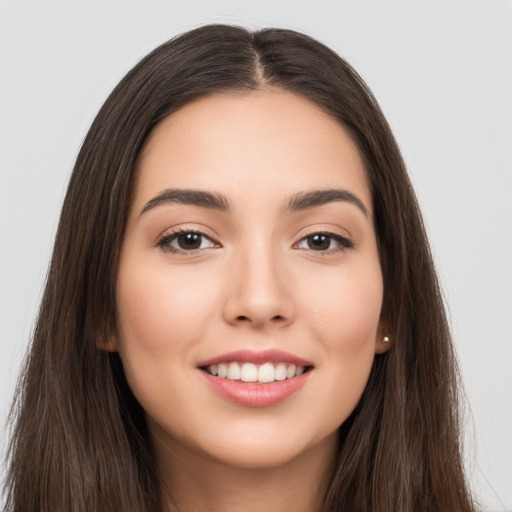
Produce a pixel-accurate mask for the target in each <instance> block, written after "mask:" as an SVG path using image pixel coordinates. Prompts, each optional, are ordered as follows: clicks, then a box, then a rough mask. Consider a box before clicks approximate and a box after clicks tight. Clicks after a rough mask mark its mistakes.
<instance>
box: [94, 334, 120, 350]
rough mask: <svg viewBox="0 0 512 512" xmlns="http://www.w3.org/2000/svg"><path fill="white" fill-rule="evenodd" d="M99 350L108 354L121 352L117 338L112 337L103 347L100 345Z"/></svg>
mask: <svg viewBox="0 0 512 512" xmlns="http://www.w3.org/2000/svg"><path fill="white" fill-rule="evenodd" d="M98 348H99V349H101V350H106V351H107V352H117V351H118V350H119V343H118V341H117V336H114V335H112V336H110V337H109V338H108V339H107V340H105V341H104V342H103V343H102V344H101V345H99V346H98Z"/></svg>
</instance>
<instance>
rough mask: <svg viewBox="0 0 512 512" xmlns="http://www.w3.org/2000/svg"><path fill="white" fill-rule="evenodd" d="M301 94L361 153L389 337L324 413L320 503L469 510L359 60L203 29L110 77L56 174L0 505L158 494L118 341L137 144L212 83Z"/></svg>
mask: <svg viewBox="0 0 512 512" xmlns="http://www.w3.org/2000/svg"><path fill="white" fill-rule="evenodd" d="M261 87H277V88H281V89H285V90H288V91H291V92H294V93H297V94H299V95H302V96H303V97H305V98H307V99H309V100H310V101H312V102H313V103H315V104H316V105H319V106H320V107H321V108H322V109H324V111H326V112H327V113H329V114H330V115H332V116H333V117H334V118H335V119H337V120H338V121H339V122H340V123H341V124H342V125H343V126H344V127H346V128H347V129H348V130H349V131H350V133H351V135H352V137H353V138H354V140H355V141H356V143H357V146H358V148H359V151H360V153H361V155H362V156H363V158H364V161H365V164H366V171H367V175H368V180H369V183H370V188H371V193H372V198H373V211H374V223H375V232H376V236H377V241H378V247H379V255H380V261H381V266H382V272H383V276H384V306H383V311H384V312H383V314H384V315H385V317H386V324H387V326H388V327H389V332H390V334H391V336H392V338H393V345H392V348H391V350H390V351H389V352H387V353H386V354H383V355H377V356H376V357H375V361H374V365H373V369H372V373H371V376H370V380H369V382H368V384H367V387H366V389H365V392H364V394H363V397H362V398H361V400H360V402H359V404H358V406H357V408H356V410H355V411H354V412H353V413H352V415H351V416H350V418H349V419H348V420H347V421H346V422H345V423H344V424H343V425H342V426H341V427H340V430H339V432H340V434H339V437H340V443H339V453H338V454H337V463H336V467H335V468H334V470H333V474H332V478H331V482H330V485H329V487H328V492H327V494H326V497H325V503H324V508H323V510H324V512H331V511H341V510H344V511H348V510H349V511H351V512H355V511H365V512H367V511H374V512H376V511H379V512H385V511H401V512H410V511H422V512H427V511H447V512H448V511H449V512H456V511H472V510H473V504H472V500H471V497H470V493H469V492H468V488H467V485H466V480H465V477H464V472H463V465H462V461H461V451H460V445H459V435H460V424H459V416H458V405H459V404H458V402H459V395H458V382H457V372H456V363H455V359H454V354H453V348H452V344H451V340H450V333H449V328H448V325H447V321H446V316H445V311H444V306H443V301H442V297H441V293H440V290H439V286H438V282H437V278H436V274H435V270H434V266H433V263H432V257H431V254H430V251H429V246H428V242H427V238H426V235H425V230H424V226H423V223H422V220H421V215H420V212H419V209H418V205H417V202H416V199H415V195H414V192H413V190H412V187H411V184H410V182H409V179H408V177H407V173H406V170H405V166H404V163H403V160H402V157H401V155H400V151H399V149H398V147H397V145H396V142H395V140H394V138H393V135H392V133H391V131H390V129H389V126H388V124H387V123H386V120H385V119H384V117H383V115H382V113H381V111H380V109H379V106H378V104H377V102H376V100H375V98H374V97H373V95H372V93H371V92H370V91H369V89H368V88H367V86H366V85H365V84H364V82H363V81H362V79H361V78H360V77H359V76H358V75H357V73H356V72H355V71H354V70H353V69H352V68H351V67H350V66H349V65H348V64H347V63H346V62H345V61H344V60H343V59H341V58H340V57H339V56H338V55H337V54H335V53H334V52H333V51H331V50H330V49H328V48H327V47H325V46H324V45H322V44H320V43H319V42H317V41H315V40H313V39H311V38H310V37H307V36H305V35H302V34H299V33H297V32H294V31H290V30H281V29H265V30H261V31H257V32H253V33H251V32H249V31H247V30H245V29H243V28H240V27H234V26H225V25H210V26H204V27H201V28H198V29H195V30H192V31H190V32H188V33H185V34H183V35H181V36H179V37H177V38H175V39H173V40H171V41H169V42H167V43H165V44H163V45H162V46H160V47H159V48H157V49H156V50H154V51H153V52H152V53H151V54H149V55H148V56H147V57H145V58H144V59H143V60H142V61H141V62H139V63H138V64H137V65H136V66H135V67H134V68H133V69H132V70H131V71H130V72H129V73H128V74H127V75H126V76H125V78H123V80H122V81H121V82H120V83H119V85H118V86H117V87H116V88H115V90H114V91H113V92H112V93H111V95H110V96H109V98H108V99H107V100H106V102H105V104H104V105H103V107H102V108H101V110H100V112H99V113H98V115H97V117H96V119H95V120H94V122H93V124H92V126H91V129H90V131H89V133H88V135H87V137H86V139H85V140H84V143H83V145H82V148H81V150H80V153H79V155H78V158H77V162H76V165H75V168H74V170H73V174H72V176H71V180H70V183H69V187H68V191H67V195H66V198H65V201H64V205H63V208H62V214H61V218H60V224H59V228H58V232H57V236H56V241H55V248H54V253H53V257H52V261H51V266H50V269H49V273H48V278H47V283H46V288H45V293H44V297H43V300H42V304H41V308H40V312H39V317H38V321H37V324H36V327H35V330H34V334H33V339H32V345H31V350H30V353H29V355H28V357H27V360H26V363H25V367H24V371H23V373H22V376H21V378H20V383H19V386H18V391H17V395H16V400H15V405H14V407H13V409H12V418H11V419H12V424H13V427H12V433H13V436H12V440H11V444H10V451H9V456H10V459H9V460H10V470H9V474H8V479H7V483H6V500H7V501H6V505H7V507H9V508H12V509H13V510H15V511H16V512H36V511H38V512H61V511H66V512H93V511H94V512H113V511H115V512H128V511H137V512H144V511H146V512H149V511H152V512H153V511H157V510H161V509H162V504H161V502H160V498H159V495H160V489H159V483H158V475H157V472H156V470H155V467H154V465H153V457H152V454H151V449H150V445H149V440H148V432H147V428H146V421H145V416H144V412H143V410H142V408H141V407H140V405H139V404H138V402H137V401H136V399H135V398H134V397H133V395H132V393H131V391H130V389H129V387H128V385H127V383H126V380H125V377H124V374H123V369H122V365H121V362H120V360H119V357H118V355H117V354H115V353H114V354H112V353H110V352H108V351H106V350H102V349H101V346H102V343H104V342H105V340H107V339H108V338H109V336H110V334H111V333H112V332H113V331H114V330H115V329H116V325H115V311H116V296H115V288H116V286H115V285H116V272H117V265H118V257H119V249H120V246H121V242H122V239H123V232H124V226H125V220H126V215H127V211H128V208H129V205H130V199H131V192H132V187H133V181H134V178H133V177H134V173H135V170H136V163H137V157H138V155H139V153H140V151H141V148H142V147H143V144H144V142H145V140H146V138H147V136H148V134H149V133H150V132H151V130H152V129H153V128H154V127H155V125H156V124H157V123H158V122H159V121H161V120H162V119H163V118H164V117H166V116H168V115H169V114H171V113H172V112H175V111H176V110H178V109H179V108H180V107H182V106H183V105H185V104H186V103H189V102H191V101H192V100H194V99H195V98H198V97H200V96H202V95H206V94H209V93H214V92H226V93H230V92H233V93H235V92H240V91H250V90H256V89H259V88H261Z"/></svg>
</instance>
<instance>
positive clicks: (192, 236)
mask: <svg viewBox="0 0 512 512" xmlns="http://www.w3.org/2000/svg"><path fill="white" fill-rule="evenodd" d="M178 244H179V245H180V247H181V248H182V249H198V248H199V247H200V246H201V235H199V234H197V233H185V234H184V235H180V236H179V237H178Z"/></svg>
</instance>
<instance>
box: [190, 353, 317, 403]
mask: <svg viewBox="0 0 512 512" xmlns="http://www.w3.org/2000/svg"><path fill="white" fill-rule="evenodd" d="M313 369H314V365H313V364H312V363H311V362H310V361H307V360H305V359H302V358H300V357H297V356H295V355H293V354H290V353H287V352H283V351H282V350H276V349H269V350H263V351H251V350H237V351H235V352H230V353H229V354H222V355H219V356H217V357H214V358H212V359H208V360H206V361H202V362H201V363H199V365H198V370H200V371H201V373H202V374H203V375H204V378H205V382H206V383H207V384H208V385H209V386H210V388H211V389H212V390H213V391H214V392H215V393H217V394H218V395H220V396H221V397H223V398H225V399H227V400H229V401H231V402H235V403H236V404H238V405H242V406H247V407H270V406H273V405H277V404H279V403H280V402H283V401H285V400H286V399H288V398H289V397H291V396H292V395H295V394H296V393H298V392H299V390H300V389H301V388H302V387H303V386H305V384H306V382H307V381H308V380H309V376H310V374H311V372H312V370H313Z"/></svg>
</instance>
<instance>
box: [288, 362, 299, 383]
mask: <svg viewBox="0 0 512 512" xmlns="http://www.w3.org/2000/svg"><path fill="white" fill-rule="evenodd" d="M296 369H297V367H296V366H295V365H294V364H291V365H290V366H288V369H287V370H286V378H287V379H291V378H292V377H295V370H296Z"/></svg>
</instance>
